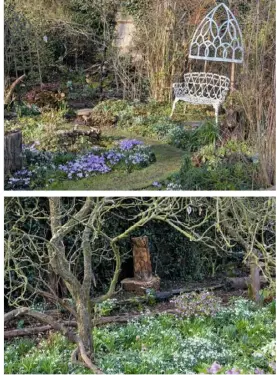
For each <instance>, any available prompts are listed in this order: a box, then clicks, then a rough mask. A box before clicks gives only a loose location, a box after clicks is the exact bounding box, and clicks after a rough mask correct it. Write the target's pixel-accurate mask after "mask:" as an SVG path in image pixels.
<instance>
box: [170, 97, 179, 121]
mask: <svg viewBox="0 0 277 375" xmlns="http://www.w3.org/2000/svg"><path fill="white" fill-rule="evenodd" d="M178 101H179V99H178V98H175V99H174V102H173V106H172V111H171V114H170V118H171V117H172V116H173V113H174V111H175V107H176V104H177V102H178Z"/></svg>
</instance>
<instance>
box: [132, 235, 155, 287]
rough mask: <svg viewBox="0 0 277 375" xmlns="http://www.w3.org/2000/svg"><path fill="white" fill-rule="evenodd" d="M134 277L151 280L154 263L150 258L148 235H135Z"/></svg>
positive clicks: (133, 244)
mask: <svg viewBox="0 0 277 375" xmlns="http://www.w3.org/2000/svg"><path fill="white" fill-rule="evenodd" d="M132 247H133V259H134V278H135V279H137V280H144V281H146V280H149V279H151V278H152V265H151V259H150V252H149V245H148V237H146V236H144V237H133V238H132Z"/></svg>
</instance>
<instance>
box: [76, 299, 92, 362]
mask: <svg viewBox="0 0 277 375" xmlns="http://www.w3.org/2000/svg"><path fill="white" fill-rule="evenodd" d="M76 309H77V326H78V334H79V337H80V339H81V340H82V342H83V344H84V347H85V350H86V353H87V355H88V356H89V358H91V359H92V358H93V342H92V328H93V326H92V320H91V314H90V303H89V301H88V302H85V301H83V300H78V301H77V306H76Z"/></svg>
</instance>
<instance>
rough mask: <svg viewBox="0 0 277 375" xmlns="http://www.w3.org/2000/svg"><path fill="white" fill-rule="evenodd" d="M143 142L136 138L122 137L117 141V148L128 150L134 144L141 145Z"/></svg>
mask: <svg viewBox="0 0 277 375" xmlns="http://www.w3.org/2000/svg"><path fill="white" fill-rule="evenodd" d="M142 144H143V142H142V141H139V140H137V139H124V140H123V141H120V142H119V148H120V149H121V150H122V151H128V150H131V149H132V148H134V147H135V146H138V145H142Z"/></svg>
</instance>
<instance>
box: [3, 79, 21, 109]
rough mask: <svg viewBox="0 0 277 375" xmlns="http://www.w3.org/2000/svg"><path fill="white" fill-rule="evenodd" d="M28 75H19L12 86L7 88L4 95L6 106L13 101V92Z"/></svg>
mask: <svg viewBox="0 0 277 375" xmlns="http://www.w3.org/2000/svg"><path fill="white" fill-rule="evenodd" d="M25 77H26V75H25V74H23V75H22V76H21V77H18V78H17V79H16V80H15V81H14V82H13V83H12V84H11V86H10V87H9V89H8V90H7V92H6V93H5V95H4V106H5V107H6V106H8V105H9V104H10V103H11V101H12V96H13V92H14V90H15V88H16V86H17V85H18V84H19V83H20V82H21V81H23V79H24V78H25Z"/></svg>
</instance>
